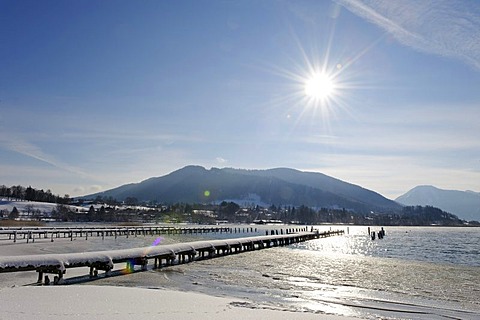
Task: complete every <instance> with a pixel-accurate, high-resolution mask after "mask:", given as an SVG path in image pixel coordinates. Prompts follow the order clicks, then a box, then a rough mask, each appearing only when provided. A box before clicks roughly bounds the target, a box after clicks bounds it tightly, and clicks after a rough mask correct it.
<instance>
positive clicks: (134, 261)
mask: <svg viewBox="0 0 480 320" xmlns="http://www.w3.org/2000/svg"><path fill="white" fill-rule="evenodd" d="M229 231H230V230H229ZM271 233H272V234H271V235H265V236H254V237H244V238H235V239H224V240H208V241H194V242H186V243H177V244H169V245H158V246H151V247H144V248H134V249H124V250H111V251H96V252H81V253H68V254H44V255H28V256H10V257H0V273H4V272H22V271H36V272H37V273H38V280H37V283H38V284H42V283H45V284H49V283H50V280H49V278H48V276H45V278H44V274H54V275H55V276H54V279H53V283H54V284H62V283H63V282H64V279H63V277H64V274H65V273H66V270H67V269H69V268H80V267H88V268H89V269H90V272H89V276H90V277H92V278H94V277H96V276H98V271H99V270H102V271H105V275H106V276H108V275H110V274H111V271H112V270H113V268H114V266H115V264H118V263H126V269H127V270H129V271H133V270H134V269H135V266H140V268H141V270H147V267H148V265H149V263H150V262H152V261H153V268H161V267H166V266H171V265H175V264H182V263H188V262H193V261H196V260H200V259H210V258H215V257H221V256H225V255H229V254H238V253H243V252H248V251H253V250H260V249H265V248H272V247H278V246H287V245H290V244H294V243H298V242H304V241H308V240H313V239H318V238H325V237H330V236H336V235H342V234H343V233H344V231H343V230H336V231H326V232H319V231H318V230H315V231H311V232H299V233H288V231H285V234H274V232H271ZM275 233H278V232H275ZM281 233H283V230H282V232H281Z"/></svg>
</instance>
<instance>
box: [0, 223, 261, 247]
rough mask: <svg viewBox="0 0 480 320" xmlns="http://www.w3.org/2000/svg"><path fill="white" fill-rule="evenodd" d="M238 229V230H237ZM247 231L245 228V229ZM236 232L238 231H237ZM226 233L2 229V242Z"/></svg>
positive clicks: (164, 229)
mask: <svg viewBox="0 0 480 320" xmlns="http://www.w3.org/2000/svg"><path fill="white" fill-rule="evenodd" d="M235 229H236V228H235ZM244 230H245V228H244ZM249 230H251V231H250V232H253V228H247V232H248V231H249ZM235 231H236V230H235ZM224 232H225V233H226V232H232V228H230V227H225V226H214V227H174V226H130V227H129V226H125V227H81V228H79V227H76V228H69V227H58V228H48V227H22V228H0V240H13V242H17V241H18V240H26V242H27V243H28V242H30V241H32V242H35V239H49V238H50V241H54V239H56V238H69V239H70V240H73V239H74V238H83V237H84V238H86V239H88V237H95V236H96V237H102V238H105V237H109V236H110V237H115V238H117V237H118V236H126V237H127V238H128V237H129V236H135V237H136V236H139V235H160V234H201V233H224Z"/></svg>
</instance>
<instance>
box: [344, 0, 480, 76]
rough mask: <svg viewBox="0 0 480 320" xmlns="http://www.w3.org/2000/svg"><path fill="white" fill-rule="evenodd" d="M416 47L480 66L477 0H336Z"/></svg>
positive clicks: (410, 45) (408, 44)
mask: <svg viewBox="0 0 480 320" xmlns="http://www.w3.org/2000/svg"><path fill="white" fill-rule="evenodd" d="M337 2H338V3H340V4H341V5H343V6H344V7H346V8H347V9H348V10H350V11H351V12H353V13H354V14H356V15H358V16H360V17H362V18H365V19H367V20H369V21H371V22H373V23H374V24H376V25H378V26H380V27H381V28H383V29H385V30H386V31H388V32H389V33H390V34H392V35H393V36H394V37H395V38H396V39H397V40H398V41H399V42H400V43H402V44H404V45H406V46H409V47H411V48H413V49H415V50H418V51H422V52H426V53H432V54H436V55H440V56H444V57H449V58H455V59H459V60H461V61H463V62H465V63H467V64H469V65H471V66H473V67H474V68H476V69H478V70H480V6H479V5H478V2H476V1H455V0H434V1H433V0H431V1H426V0H425V1H416V0H404V1H389V0H337Z"/></svg>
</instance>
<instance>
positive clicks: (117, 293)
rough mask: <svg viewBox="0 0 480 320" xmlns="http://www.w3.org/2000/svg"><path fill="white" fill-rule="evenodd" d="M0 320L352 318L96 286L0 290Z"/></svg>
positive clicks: (193, 295) (196, 295)
mask: <svg viewBox="0 0 480 320" xmlns="http://www.w3.org/2000/svg"><path fill="white" fill-rule="evenodd" d="M0 318H1V319H17V320H23V319H25V320H27V319H28V320H31V319H35V320H52V319H69V320H75V319H79V320H80V319H81V320H84V319H96V320H119V319H125V320H126V319H167V318H168V319H170V320H176V319H179V320H180V319H182V320H189V319H191V320H196V319H209V320H225V319H239V320H246V319H264V320H270V319H305V320H307V319H330V320H340V319H348V318H345V317H338V316H331V315H323V314H321V315H319V314H314V313H302V312H289V311H282V310H275V309H273V308H272V307H268V308H262V307H261V306H258V305H255V307H253V306H251V304H250V303H249V302H246V301H240V300H238V299H235V298H228V297H223V298H222V297H213V296H208V295H205V294H200V293H193V292H179V291H170V290H163V289H146V288H126V287H108V286H93V285H72V286H44V287H15V288H2V289H0Z"/></svg>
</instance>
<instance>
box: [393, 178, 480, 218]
mask: <svg viewBox="0 0 480 320" xmlns="http://www.w3.org/2000/svg"><path fill="white" fill-rule="evenodd" d="M395 200H396V201H397V202H399V203H401V204H404V205H409V206H412V205H419V206H427V205H428V206H433V207H437V208H440V209H442V210H444V211H447V212H450V213H453V214H455V215H457V216H458V217H459V218H460V219H463V220H467V221H472V220H476V221H480V193H478V192H473V191H458V190H443V189H439V188H436V187H434V186H417V187H415V188H413V189H411V190H410V191H408V192H407V193H405V194H403V195H401V196H399V197H398V198H397V199H395Z"/></svg>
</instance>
